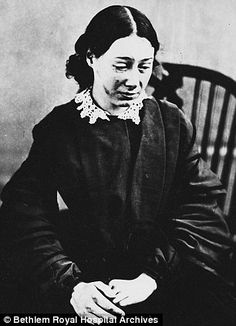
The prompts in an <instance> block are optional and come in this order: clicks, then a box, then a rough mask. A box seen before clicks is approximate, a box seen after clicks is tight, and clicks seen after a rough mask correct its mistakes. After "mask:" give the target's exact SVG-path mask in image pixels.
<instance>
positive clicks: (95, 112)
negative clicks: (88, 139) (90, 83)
mask: <svg viewBox="0 0 236 326" xmlns="http://www.w3.org/2000/svg"><path fill="white" fill-rule="evenodd" d="M146 98H148V95H147V94H146V93H144V94H143V95H140V96H139V97H138V98H137V99H135V100H133V101H132V102H131V103H130V105H129V107H128V108H127V109H126V110H125V111H124V112H122V113H120V114H119V115H117V118H118V119H122V120H127V119H131V120H132V121H133V122H134V123H135V124H137V125H138V124H139V123H140V117H139V111H140V110H141V109H142V107H143V102H142V101H143V100H144V99H146ZM75 102H76V103H78V104H79V106H78V107H77V110H79V111H81V113H80V116H81V118H85V117H89V123H90V124H94V123H95V122H96V121H97V119H98V118H100V119H102V120H108V121H110V119H109V115H111V114H110V113H109V112H108V111H104V110H102V109H101V108H99V107H98V106H97V105H96V104H95V103H94V101H93V99H92V96H91V88H87V89H85V90H83V91H82V92H80V93H78V94H76V96H75Z"/></svg>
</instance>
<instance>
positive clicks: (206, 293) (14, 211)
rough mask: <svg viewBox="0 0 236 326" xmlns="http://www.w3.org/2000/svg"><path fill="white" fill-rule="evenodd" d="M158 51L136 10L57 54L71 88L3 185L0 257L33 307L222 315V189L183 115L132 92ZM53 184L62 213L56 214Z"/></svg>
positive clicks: (178, 317)
mask: <svg viewBox="0 0 236 326" xmlns="http://www.w3.org/2000/svg"><path fill="white" fill-rule="evenodd" d="M158 49H159V42H158V39H157V35H156V32H155V31H154V29H153V27H152V25H151V23H150V21H149V20H148V19H147V17H146V16H145V15H144V14H142V13H141V12H139V11H138V10H136V9H134V8H131V7H128V6H111V7H108V8H106V9H104V10H102V11H101V12H99V13H98V14H97V15H96V16H95V17H94V18H93V19H92V21H91V22H90V23H89V25H88V27H87V29H86V31H85V33H84V34H83V35H82V36H81V37H80V38H79V39H78V41H77V42H76V44H75V54H73V55H72V56H70V58H69V60H68V61H67V72H66V74H67V76H68V77H74V79H75V80H76V81H77V82H78V83H79V86H80V91H79V93H78V94H77V95H76V96H75V99H73V100H72V101H71V102H69V103H67V104H64V105H62V106H59V107H56V108H55V109H54V110H53V111H52V112H51V113H50V114H49V115H48V116H47V117H46V118H45V119H43V120H42V121H41V122H40V123H39V124H38V125H36V126H35V128H34V130H33V137H34V143H33V145H32V148H31V151H30V153H29V156H28V158H27V160H26V161H25V162H24V163H23V165H22V166H21V167H20V169H19V170H18V171H17V172H16V173H15V175H14V176H13V177H12V179H11V180H10V182H9V183H8V184H7V185H6V186H5V188H4V190H3V193H2V200H3V206H2V213H1V214H2V218H1V224H2V225H1V230H2V232H3V233H4V234H3V235H4V236H3V237H2V239H5V240H4V246H3V247H5V248H7V249H6V251H7V255H6V256H7V257H5V258H4V259H5V261H6V260H8V265H9V266H13V267H12V271H11V272H12V276H11V277H12V278H14V276H15V277H17V279H18V281H20V282H21V284H26V283H27V284H28V285H29V284H30V286H31V287H35V288H37V293H38V295H39V298H41V299H42V298H43V300H42V302H44V303H46V304H45V305H44V308H41V309H43V311H46V310H48V311H59V312H65V311H72V312H76V313H77V314H78V315H79V316H87V317H91V318H97V317H101V316H102V317H108V318H112V317H114V316H117V315H123V314H127V313H130V312H133V313H146V312H153V313H154V312H155V313H158V312H160V313H163V318H164V325H178V324H181V325H185V324H186V325H190V324H191V325H192V323H193V324H194V323H196V322H199V323H201V325H203V324H204V322H205V320H207V321H208V322H210V323H211V325H213V324H212V322H214V325H217V323H218V322H219V324H220V323H221V322H223V321H224V322H225V320H226V319H225V318H228V321H231V319H230V318H231V317H232V314H231V315H230V304H231V301H230V297H229V294H228V288H227V287H229V286H230V285H229V284H228V281H227V278H226V271H227V269H228V267H229V258H230V254H231V240H230V235H229V231H228V228H227V225H226V223H225V221H224V219H223V217H222V212H221V211H220V209H219V208H218V206H217V200H218V199H219V198H221V197H222V196H224V194H225V191H224V189H223V188H222V185H221V183H220V181H219V180H218V179H217V177H216V176H215V175H214V174H213V173H212V172H211V171H210V170H209V169H208V167H207V165H206V164H205V163H204V162H203V161H202V159H201V158H200V156H199V154H198V153H197V151H196V148H195V146H194V141H195V132H194V128H193V126H192V125H191V123H190V122H189V121H188V120H187V119H186V117H185V116H184V114H183V113H182V112H181V111H180V110H178V108H177V107H176V106H175V105H173V104H170V103H168V102H165V101H158V102H156V101H155V100H154V99H153V98H150V97H148V96H147V95H146V93H145V89H146V87H147V85H148V81H149V79H150V76H151V74H152V70H153V67H154V66H155V65H156V64H157V63H156V61H155V55H156V53H157V51H158ZM57 191H58V192H59V193H60V195H61V196H62V198H63V200H64V201H65V203H66V204H67V206H68V208H69V211H70V215H69V216H66V217H64V219H63V220H62V219H61V218H60V217H59V215H58V206H57V201H56V193H57ZM9 253H10V254H9ZM3 255H4V253H3ZM26 280H27V282H26ZM196 284H197V285H196ZM186 288H187V290H186ZM199 300H200V301H199ZM226 300H228V301H227V305H228V308H227V309H229V311H226V309H225V306H226V304H225V303H224V301H226ZM212 307H213V308H215V307H216V308H217V310H218V312H217V314H216V316H215V311H214V309H213V308H212ZM213 311H214V312H213ZM224 325H225V324H224ZM227 325H230V324H229V322H228V324H227Z"/></svg>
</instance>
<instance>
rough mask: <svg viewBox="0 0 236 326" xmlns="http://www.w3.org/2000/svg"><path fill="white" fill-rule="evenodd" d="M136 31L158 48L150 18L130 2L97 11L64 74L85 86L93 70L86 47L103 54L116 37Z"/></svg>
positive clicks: (67, 63) (96, 54)
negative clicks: (130, 4) (88, 60)
mask: <svg viewBox="0 0 236 326" xmlns="http://www.w3.org/2000/svg"><path fill="white" fill-rule="evenodd" d="M133 33H136V34H137V35H138V36H140V37H145V38H146V39H147V40H149V42H150V43H151V45H152V46H153V47H154V55H156V53H157V51H158V50H159V42H158V39H157V34H156V32H155V30H154V28H153V26H152V24H151V22H150V21H149V19H148V18H147V17H146V16H145V15H144V14H143V13H141V12H140V11H139V10H137V9H135V8H132V7H129V6H118V5H115V6H110V7H107V8H105V9H103V10H102V11H100V12H99V13H98V14H96V15H95V16H94V17H93V19H92V20H91V22H90V23H89V25H88V26H87V28H86V30H85V33H84V34H82V35H81V36H80V37H79V39H78V40H77V42H76V43H75V54H73V55H71V56H70V57H69V59H68V60H67V62H66V77H67V78H72V77H73V78H74V79H75V80H76V81H77V82H78V83H79V85H80V89H81V90H82V89H85V88H86V87H88V86H91V85H92V83H93V71H92V69H91V68H90V67H89V66H88V64H87V61H86V56H87V51H88V49H90V51H91V53H93V54H94V55H95V57H96V58H98V57H100V56H101V55H102V54H104V53H105V52H106V51H107V50H108V49H109V48H110V46H111V45H112V43H113V42H115V41H116V40H117V39H119V38H122V37H126V36H129V35H131V34H133Z"/></svg>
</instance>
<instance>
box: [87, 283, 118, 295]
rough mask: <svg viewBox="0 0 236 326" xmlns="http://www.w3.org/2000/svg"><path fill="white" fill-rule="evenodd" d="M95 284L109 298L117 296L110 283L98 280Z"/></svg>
mask: <svg viewBox="0 0 236 326" xmlns="http://www.w3.org/2000/svg"><path fill="white" fill-rule="evenodd" d="M93 284H94V285H95V286H96V288H98V289H99V290H101V291H102V292H103V293H104V294H105V295H106V296H107V297H109V298H114V297H115V296H116V293H115V291H114V290H112V289H111V288H110V287H109V285H107V284H105V283H103V282H101V281H97V282H93Z"/></svg>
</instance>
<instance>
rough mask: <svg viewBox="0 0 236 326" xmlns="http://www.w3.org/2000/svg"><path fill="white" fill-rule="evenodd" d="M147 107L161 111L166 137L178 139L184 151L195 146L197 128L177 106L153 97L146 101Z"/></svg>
mask: <svg viewBox="0 0 236 326" xmlns="http://www.w3.org/2000/svg"><path fill="white" fill-rule="evenodd" d="M146 107H147V108H148V109H150V108H151V110H154V111H155V110H159V111H160V114H161V118H162V121H163V125H164V128H165V133H166V137H168V138H173V137H176V139H177V138H178V139H179V142H180V147H182V148H184V149H187V148H188V147H189V146H190V147H191V146H192V145H193V143H194V141H195V136H196V131H195V127H194V126H193V124H192V122H191V121H190V119H189V118H188V117H187V115H186V114H185V113H184V112H183V111H182V110H180V109H179V108H178V107H177V105H176V104H174V103H171V102H169V101H167V100H157V99H155V98H153V97H151V98H149V99H148V100H146Z"/></svg>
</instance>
